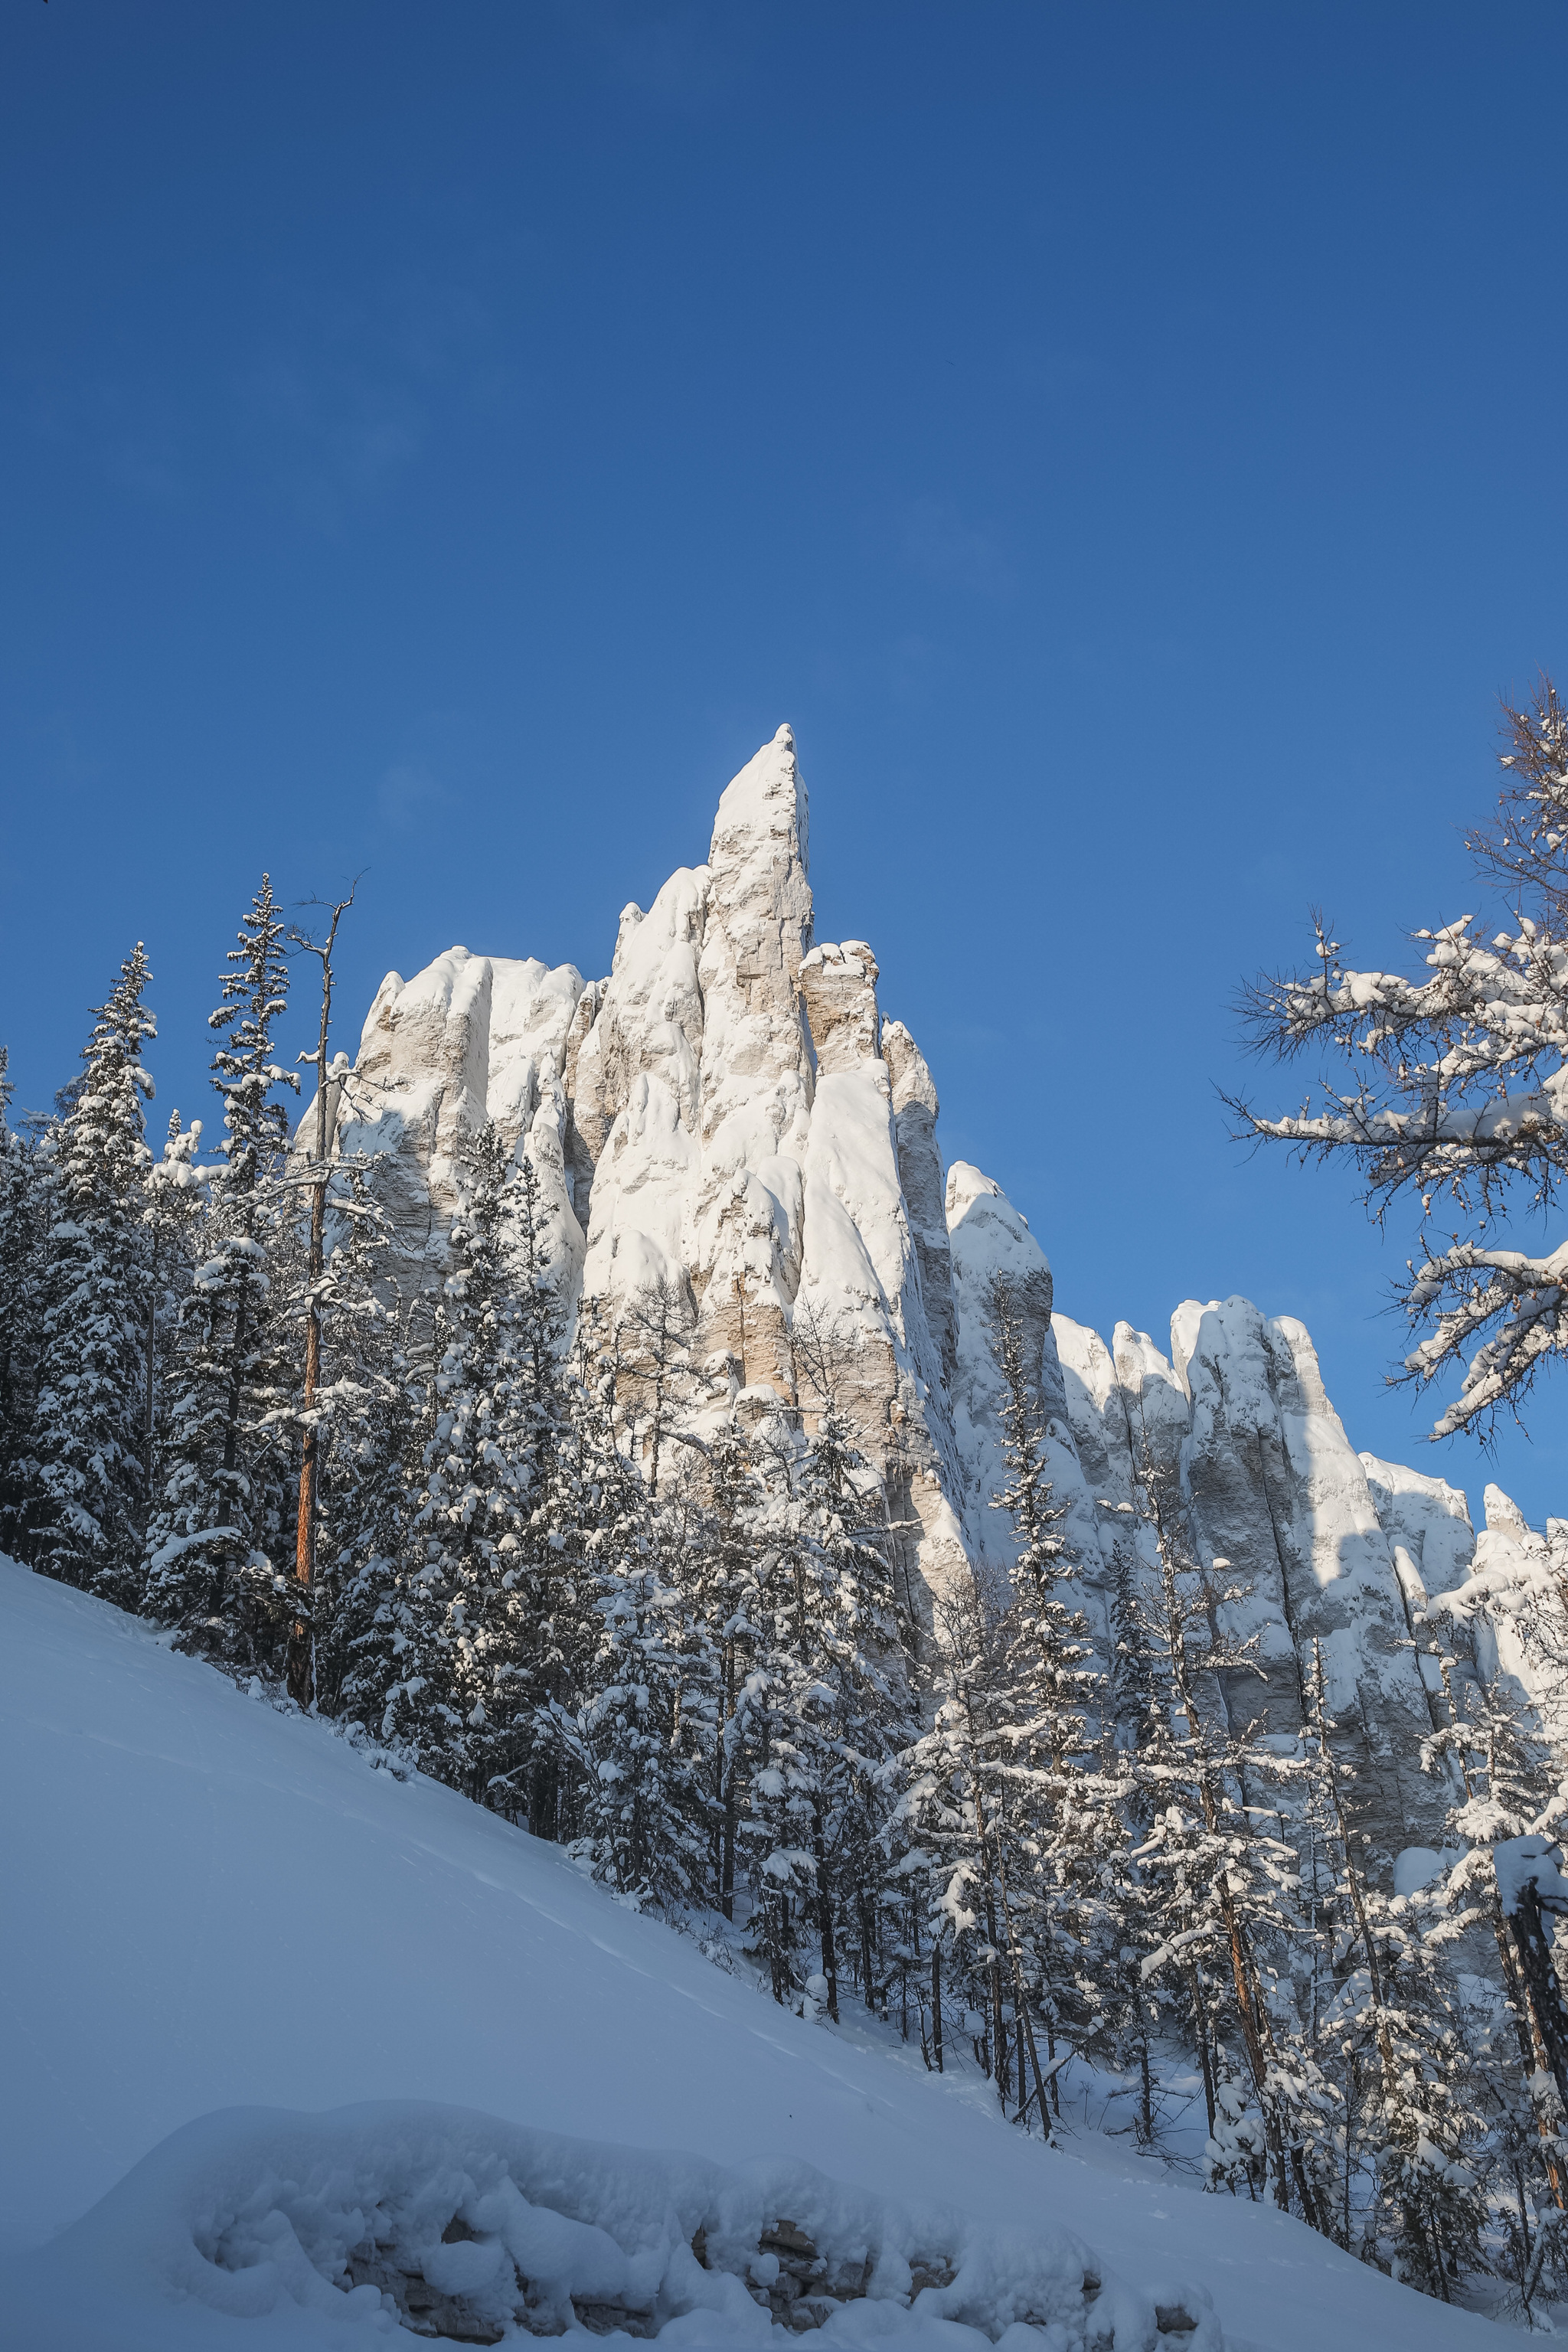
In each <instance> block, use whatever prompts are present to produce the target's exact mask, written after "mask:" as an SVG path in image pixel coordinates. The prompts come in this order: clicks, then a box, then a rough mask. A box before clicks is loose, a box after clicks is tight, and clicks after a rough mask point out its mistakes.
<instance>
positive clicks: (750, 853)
mask: <svg viewBox="0 0 1568 2352" xmlns="http://www.w3.org/2000/svg"><path fill="white" fill-rule="evenodd" d="M781 853H782V856H781ZM759 856H766V858H767V860H768V862H769V863H770V864H780V863H784V864H787V865H788V866H791V867H795V868H798V870H799V875H800V878H801V880H802V881H804V880H805V874H806V868H807V866H808V864H809V853H808V849H807V843H806V796H805V785H804V784H803V783H802V782H801V780H800V770H799V768H798V766H797V765H796V762H795V737H794V735H793V734H792V733H791V731H790V730H789V729H788V728H787V727H781V728H780V729H779V731H778V733H777V734H776V735H775V736H774V737H773V741H772V742H771V743H764V744H763V747H762V750H761V751H757V752H755V753H754V754H753V755H752V758H751V759H750V760H748V761H747V762H746V764H745V766H744V767H743V768H742V770H741V772H740V774H739V775H738V776H736V777H735V778H734V779H733V781H732V782H731V783H730V784H729V785H728V786H727V787H726V789H725V793H724V796H723V798H722V800H721V802H720V803H719V814H718V815H717V816H716V817H715V818H714V820H713V845H712V848H711V850H710V854H709V864H710V866H712V868H713V871H714V873H715V875H716V876H720V877H722V876H723V875H725V874H726V873H732V872H733V871H734V870H735V869H736V868H738V867H741V866H750V865H752V864H754V863H756V862H757V860H758V858H759Z"/></svg>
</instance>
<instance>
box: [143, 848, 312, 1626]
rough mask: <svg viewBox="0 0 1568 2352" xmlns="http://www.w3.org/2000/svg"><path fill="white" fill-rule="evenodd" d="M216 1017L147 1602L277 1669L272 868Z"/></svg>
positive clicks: (283, 968)
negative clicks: (217, 1117) (213, 1151)
mask: <svg viewBox="0 0 1568 2352" xmlns="http://www.w3.org/2000/svg"><path fill="white" fill-rule="evenodd" d="M227 961H228V964H229V967H230V968H229V970H228V971H226V972H225V974H224V976H223V982H222V987H221V1001H220V1003H219V1005H218V1008H217V1010H216V1012H215V1013H213V1014H212V1015H211V1016H210V1025H211V1027H212V1028H213V1029H214V1030H216V1032H217V1034H218V1035H219V1037H220V1039H221V1041H222V1042H221V1043H220V1045H219V1046H218V1049H217V1052H216V1055H214V1059H213V1074H214V1083H215V1085H216V1087H217V1090H218V1094H219V1097H220V1098H221V1100H222V1103H223V1116H224V1137H223V1141H222V1143H221V1145H220V1147H219V1149H220V1151H221V1153H222V1160H221V1164H220V1165H219V1166H218V1167H217V1168H216V1169H214V1170H212V1171H209V1173H208V1181H207V1192H208V1211H207V1215H206V1217H205V1221H204V1223H203V1225H202V1228H201V1232H200V1235H199V1244H198V1249H197V1264H196V1265H195V1270H194V1273H193V1276H192V1281H191V1287H190V1290H189V1292H188V1294H187V1296H186V1297H185V1299H184V1302H183V1305H182V1307H181V1313H180V1329H179V1339H178V1342H177V1345H176V1348H175V1350H174V1361H173V1362H172V1364H171V1366H170V1368H169V1373H168V1378H167V1382H166V1389H165V1394H166V1399H167V1412H166V1417H165V1441H164V1449H165V1450H164V1457H163V1459H164V1466H163V1472H162V1481H161V1489H160V1492H159V1493H158V1495H157V1496H156V1497H155V1498H154V1507H153V1516H152V1522H151V1525H150V1527H149V1529H148V1537H147V1547H146V1566H145V1570H144V1595H145V1598H144V1605H145V1607H146V1608H147V1610H148V1612H150V1613H151V1614H152V1615H153V1616H155V1617H158V1618H160V1619H162V1620H163V1622H167V1623H174V1624H177V1625H178V1626H179V1627H180V1628H181V1630H182V1637H183V1638H184V1641H186V1642H187V1643H189V1644H190V1645H191V1646H193V1647H197V1648H200V1649H202V1650H205V1651H206V1652H207V1653H208V1654H211V1655H213V1656H215V1657H218V1658H220V1659H223V1660H225V1661H226V1662H228V1663H230V1664H234V1665H237V1666H246V1667H257V1666H261V1667H264V1668H268V1669H273V1668H276V1666H277V1664H278V1663H279V1658H280V1656H281V1647H280V1645H281V1644H282V1643H284V1642H285V1641H286V1639H287V1624H288V1607H289V1593H288V1591H287V1590H286V1585H287V1568H288V1560H287V1546H288V1540H289V1533H290V1528H289V1493H288V1486H289V1467H290V1454H291V1450H292V1444H293V1431H292V1427H291V1420H290V1410H291V1404H292V1397H293V1389H294V1378H295V1369H296V1368H295V1364H294V1361H293V1357H292V1352H291V1349H290V1344H289V1326H288V1320H287V1313H286V1302H287V1298H288V1294H289V1257H290V1255H291V1254H292V1255H298V1245H297V1240H296V1237H295V1234H294V1223H293V1219H292V1216H291V1213H290V1202H289V1194H288V1192H287V1189H286V1187H285V1186H284V1185H283V1184H282V1182H281V1181H280V1179H281V1175H282V1168H283V1160H284V1156H285V1153H286V1150H287V1147H288V1140H289V1127H288V1112H287V1108H286V1107H285V1104H284V1102H283V1101H282V1099H281V1097H280V1094H279V1089H280V1088H281V1087H297V1085H298V1081H297V1080H296V1079H295V1077H294V1076H293V1073H292V1072H291V1071H289V1070H285V1069H283V1068H281V1067H279V1065H278V1063H277V1062H276V1060H275V1059H274V1052H275V1048H274V1044H273V1038H274V1033H275V1030H276V1027H277V1024H278V1022H279V1019H280V1018H281V1016H282V1013H283V1012H284V1009H285V1006H286V1003H287V996H288V966H287V963H286V962H285V960H284V953H283V926H282V923H281V920H280V919H279V913H278V910H277V908H276V906H275V905H274V902H273V898H272V887H271V883H270V881H269V879H268V877H267V876H265V875H264V876H263V877H262V881H261V887H260V889H259V890H258V892H257V894H256V897H255V898H254V899H253V901H252V903H251V906H250V908H249V910H248V912H247V915H246V917H245V919H244V920H243V922H242V923H241V925H240V930H239V940H238V944H237V947H235V948H233V949H231V950H230V951H229V955H228V959H227Z"/></svg>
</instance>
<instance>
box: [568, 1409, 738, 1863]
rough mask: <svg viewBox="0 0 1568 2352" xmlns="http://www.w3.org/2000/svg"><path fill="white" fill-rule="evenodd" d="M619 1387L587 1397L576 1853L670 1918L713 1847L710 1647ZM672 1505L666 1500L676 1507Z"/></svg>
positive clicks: (577, 1456)
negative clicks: (588, 1634) (627, 1428)
mask: <svg viewBox="0 0 1568 2352" xmlns="http://www.w3.org/2000/svg"><path fill="white" fill-rule="evenodd" d="M614 1397H615V1390H614V1382H613V1380H612V1379H611V1378H609V1377H605V1378H604V1379H602V1380H601V1381H597V1382H595V1381H585V1382H584V1383H583V1384H582V1385H581V1387H580V1389H579V1391H578V1404H577V1412H576V1416H575V1418H576V1428H575V1430H574V1444H573V1454H574V1466H575V1470H576V1478H577V1487H578V1492H579V1494H580V1496H581V1503H580V1506H579V1508H578V1511H577V1513H576V1514H575V1523H576V1527H577V1529H578V1531H579V1539H580V1540H581V1542H582V1546H583V1550H584V1554H585V1555H586V1559H585V1566H586V1569H587V1574H586V1575H585V1577H584V1593H585V1595H586V1596H587V1598H588V1607H589V1610H590V1612H591V1614H592V1618H593V1621H594V1622H595V1640H594V1646H593V1651H592V1654H591V1655H590V1657H589V1658H588V1660H587V1662H586V1665H585V1669H584V1678H583V1692H582V1698H581V1703H580V1705H579V1706H578V1709H577V1721H576V1752H577V1760H578V1764H579V1770H580V1786H579V1789H578V1791H577V1795H576V1801H575V1805H574V1813H575V1816H576V1822H577V1836H576V1840H575V1850H576V1852H577V1853H579V1854H580V1855H581V1856H582V1857H583V1859H584V1860H585V1861H586V1862H587V1863H588V1864H589V1865H590V1867H591V1868H592V1870H593V1872H594V1874H595V1877H596V1878H599V1879H602V1880H603V1881H604V1882H605V1884H606V1885H611V1886H613V1887H615V1888H616V1891H617V1892H618V1893H620V1894H623V1895H629V1896H632V1897H634V1898H635V1899H636V1900H637V1901H639V1902H649V1901H652V1902H657V1903H658V1904H659V1905H660V1906H662V1907H664V1908H665V1909H667V1910H671V1909H676V1908H679V1907H680V1906H684V1905H686V1904H688V1903H690V1902H692V1901H695V1900H700V1897H701V1895H702V1893H703V1891H704V1885H703V1882H704V1877H705V1874H706V1867H707V1861H708V1853H709V1845H710V1837H709V1832H710V1820H709V1804H710V1795H709V1790H708V1787H707V1785H706V1774H705V1770H704V1766H705V1763H706V1757H705V1755H704V1752H703V1743H702V1742H701V1740H700V1738H697V1739H694V1738H692V1737H691V1733H692V1731H693V1730H695V1729H698V1726H697V1725H691V1724H688V1723H687V1722H686V1721H685V1719H684V1717H685V1710H686V1703H687V1700H688V1697H689V1694H690V1693H691V1692H692V1690H693V1687H694V1686H695V1689H696V1690H697V1691H700V1692H707V1691H709V1690H710V1688H711V1685H712V1680H713V1675H712V1668H711V1662H710V1657H709V1654H708V1650H707V1644H706V1643H702V1642H700V1641H699V1640H698V1639H696V1638H695V1636H696V1635H697V1633H698V1632H699V1630H700V1629H699V1628H698V1627H697V1626H696V1625H695V1623H694V1622H692V1618H691V1614H690V1612H689V1606H688V1601H687V1597H686V1596H685V1595H684V1594H683V1592H682V1591H681V1589H680V1586H679V1582H678V1581H677V1565H678V1564H677V1560H676V1559H675V1558H674V1557H673V1554H674V1551H675V1545H674V1543H673V1542H672V1541H670V1540H668V1538H673V1537H675V1536H677V1534H678V1532H679V1524H680V1523H679V1518H678V1517H675V1515H673V1514H671V1513H670V1512H669V1511H668V1508H666V1509H665V1510H663V1511H661V1509H660V1507H659V1503H658V1496H657V1494H656V1491H655V1489H654V1486H653V1464H654V1461H655V1460H656V1458H657V1453H656V1449H655V1448H652V1447H650V1448H649V1454H648V1473H647V1485H646V1486H645V1484H644V1480H643V1477H642V1476H641V1475H639V1472H638V1469H637V1466H636V1465H634V1463H633V1462H632V1461H631V1460H629V1459H628V1457H627V1456H626V1454H625V1453H624V1452H623V1451H622V1448H621V1444H620V1442H619V1437H618V1433H617V1429H616V1418H615V1412H614ZM667 1499H668V1498H667Z"/></svg>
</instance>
